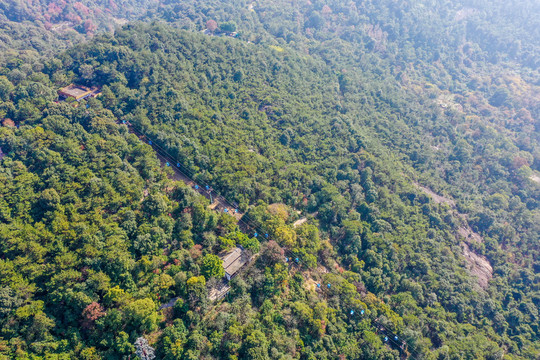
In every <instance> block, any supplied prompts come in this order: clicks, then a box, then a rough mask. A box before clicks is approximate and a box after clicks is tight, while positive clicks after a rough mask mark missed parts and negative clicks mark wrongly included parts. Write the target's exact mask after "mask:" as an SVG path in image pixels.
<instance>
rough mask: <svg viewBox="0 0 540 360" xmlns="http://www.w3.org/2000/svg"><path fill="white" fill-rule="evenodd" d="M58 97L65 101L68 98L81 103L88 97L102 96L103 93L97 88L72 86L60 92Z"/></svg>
mask: <svg viewBox="0 0 540 360" xmlns="http://www.w3.org/2000/svg"><path fill="white" fill-rule="evenodd" d="M58 95H60V97H61V98H63V99H64V100H65V99H67V98H74V99H75V100H76V101H81V100H83V99H86V98H88V97H90V96H91V97H96V96H99V95H101V91H100V90H99V89H98V88H97V87H92V88H89V87H86V86H82V85H75V84H70V85H68V86H66V87H64V88H62V89H60V90H58Z"/></svg>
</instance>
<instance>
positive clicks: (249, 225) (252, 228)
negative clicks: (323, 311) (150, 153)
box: [121, 121, 420, 358]
mask: <svg viewBox="0 0 540 360" xmlns="http://www.w3.org/2000/svg"><path fill="white" fill-rule="evenodd" d="M121 124H123V125H126V126H127V127H128V129H129V131H130V132H131V133H133V134H135V135H136V136H137V137H138V138H139V139H140V140H141V141H143V142H145V143H146V144H148V145H150V146H151V147H152V148H153V149H154V151H155V152H156V153H157V155H158V158H160V160H161V161H162V162H165V166H167V167H170V168H171V169H172V170H173V171H174V172H175V174H176V175H178V176H179V179H180V180H181V181H183V182H184V183H185V184H186V185H188V186H189V187H191V188H192V189H193V190H195V191H196V192H197V193H199V194H200V195H202V196H204V197H206V198H207V199H209V200H211V203H212V204H214V203H217V206H215V207H214V209H215V210H217V211H220V212H221V211H223V212H226V213H229V215H231V216H233V217H235V218H236V220H237V224H238V226H239V227H240V229H241V230H242V231H243V232H245V233H248V234H252V235H253V236H254V237H258V236H259V235H260V236H261V238H263V239H265V240H273V239H272V238H271V237H270V235H269V234H268V233H265V232H264V230H263V229H261V227H260V226H259V225H258V224H257V223H256V222H255V221H254V220H253V219H250V218H249V216H248V215H247V214H246V213H243V212H241V211H240V210H238V208H237V206H235V204H234V202H230V201H228V200H227V199H226V198H225V197H224V196H222V195H221V194H220V193H218V192H217V191H215V190H214V189H213V188H212V187H211V186H210V184H208V183H206V182H205V181H204V180H200V179H199V180H197V181H196V180H195V179H194V177H195V173H194V172H192V171H191V170H189V169H188V168H187V167H185V166H184V165H183V164H181V163H180V162H179V161H178V159H175V158H174V157H173V156H172V155H171V154H170V153H169V152H168V151H167V150H166V149H164V148H162V147H161V146H160V145H159V144H158V142H156V141H155V140H154V139H152V138H151V137H150V136H148V135H147V134H145V133H144V131H143V130H142V129H139V128H137V127H136V126H135V125H133V124H131V123H130V122H129V121H122V122H121ZM344 236H345V232H344V231H341V232H340V234H339V235H338V239H342V238H343V237H344ZM283 250H284V252H285V255H287V257H286V262H287V263H288V265H289V267H299V266H300V265H301V264H302V263H303V261H302V260H301V259H300V257H299V256H298V255H297V254H295V253H293V252H292V251H290V250H288V249H286V248H283ZM318 285H320V284H318ZM316 291H317V292H318V293H323V291H322V290H321V289H320V288H318V289H316ZM228 293H229V291H227V292H226V293H225V294H223V295H222V296H220V297H219V298H220V299H222V298H224V297H225V296H226V295H227V294H228ZM353 316H354V311H353V312H352V313H350V316H349V318H351V321H352V318H353ZM361 319H362V318H359V321H361ZM368 319H370V320H371V322H372V324H373V325H374V326H373V327H375V329H376V332H377V334H379V333H380V334H382V335H384V338H383V340H384V343H387V344H393V345H394V346H393V348H395V349H398V351H399V352H400V355H401V356H402V357H403V358H413V356H412V354H414V355H415V356H416V358H420V354H419V353H418V352H417V351H416V349H415V347H414V346H412V345H411V344H410V343H409V342H408V341H405V340H402V339H401V338H400V337H399V336H398V335H397V334H395V333H394V332H393V331H391V330H390V329H388V328H387V327H386V326H385V325H384V324H382V323H381V322H380V321H379V320H378V318H376V317H372V316H369V317H368ZM411 353H412V354H411Z"/></svg>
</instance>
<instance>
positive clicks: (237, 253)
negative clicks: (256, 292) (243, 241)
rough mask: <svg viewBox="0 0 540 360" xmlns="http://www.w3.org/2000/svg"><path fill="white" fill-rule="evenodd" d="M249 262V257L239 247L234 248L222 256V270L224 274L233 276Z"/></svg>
mask: <svg viewBox="0 0 540 360" xmlns="http://www.w3.org/2000/svg"><path fill="white" fill-rule="evenodd" d="M248 261H249V255H248V254H247V253H246V251H245V250H244V249H242V248H240V247H236V248H234V249H233V250H232V251H231V252H229V253H227V254H226V255H225V256H223V268H224V269H225V273H227V274H229V275H230V276H233V275H234V274H236V273H237V272H238V270H240V268H242V266H244V265H245V264H246V263H247V262H248Z"/></svg>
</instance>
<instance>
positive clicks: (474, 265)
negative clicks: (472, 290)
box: [461, 242, 493, 289]
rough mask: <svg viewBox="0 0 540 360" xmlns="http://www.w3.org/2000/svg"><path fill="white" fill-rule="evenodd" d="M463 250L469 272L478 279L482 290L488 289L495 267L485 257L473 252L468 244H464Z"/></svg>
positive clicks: (462, 245) (462, 244)
mask: <svg viewBox="0 0 540 360" xmlns="http://www.w3.org/2000/svg"><path fill="white" fill-rule="evenodd" d="M461 248H462V249H463V256H464V257H465V260H466V262H467V268H468V270H469V272H470V273H471V274H472V275H474V276H476V277H477V278H478V285H480V287H481V288H482V289H486V288H487V287H488V282H489V280H491V278H492V277H493V267H492V266H491V264H490V263H489V261H488V260H487V259H486V257H485V256H480V255H478V254H476V253H475V252H473V251H472V250H471V249H470V248H469V245H467V244H466V243H464V242H462V243H461Z"/></svg>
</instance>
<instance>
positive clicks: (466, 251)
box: [413, 183, 493, 289]
mask: <svg viewBox="0 0 540 360" xmlns="http://www.w3.org/2000/svg"><path fill="white" fill-rule="evenodd" d="M413 184H414V186H415V187H416V188H418V189H420V190H422V191H423V192H425V193H426V194H428V195H429V196H430V197H431V198H432V199H433V201H434V202H435V203H437V204H440V203H445V204H448V205H450V207H451V208H452V214H453V216H454V217H456V218H457V219H459V222H460V223H461V226H460V227H459V228H458V230H457V234H456V237H457V238H458V239H459V238H461V240H463V241H462V242H461V248H462V250H463V257H464V258H465V261H466V263H467V270H468V271H469V273H470V274H471V275H473V276H475V277H477V278H478V285H480V287H481V288H482V289H486V288H487V287H488V282H489V280H490V279H491V278H492V277H493V267H492V266H491V264H490V263H489V261H488V260H487V259H486V257H485V256H480V255H478V254H476V253H475V252H474V251H473V250H471V248H470V247H469V245H468V243H469V244H470V243H472V242H478V243H482V242H484V239H483V238H482V236H481V235H480V234H478V233H476V232H474V230H473V229H472V228H471V227H470V226H469V224H468V222H467V215H465V214H461V213H459V212H458V211H457V209H456V203H455V202H454V200H452V199H450V198H447V197H444V196H441V195H439V194H436V193H435V192H433V191H432V190H431V189H428V188H426V187H424V186H421V185H420V184H418V183H413Z"/></svg>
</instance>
